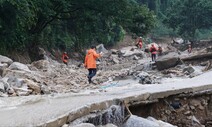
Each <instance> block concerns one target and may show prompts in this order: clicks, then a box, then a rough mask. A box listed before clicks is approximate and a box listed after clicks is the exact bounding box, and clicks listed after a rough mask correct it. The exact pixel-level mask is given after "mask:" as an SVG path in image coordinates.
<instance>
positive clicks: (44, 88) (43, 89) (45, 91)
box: [41, 85, 51, 94]
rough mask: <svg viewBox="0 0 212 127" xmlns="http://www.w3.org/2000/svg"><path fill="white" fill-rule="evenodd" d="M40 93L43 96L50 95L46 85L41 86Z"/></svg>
mask: <svg viewBox="0 0 212 127" xmlns="http://www.w3.org/2000/svg"><path fill="white" fill-rule="evenodd" d="M41 93H43V94H51V91H50V89H49V88H48V86H46V85H41Z"/></svg>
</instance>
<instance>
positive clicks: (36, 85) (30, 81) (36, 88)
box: [24, 79, 41, 94]
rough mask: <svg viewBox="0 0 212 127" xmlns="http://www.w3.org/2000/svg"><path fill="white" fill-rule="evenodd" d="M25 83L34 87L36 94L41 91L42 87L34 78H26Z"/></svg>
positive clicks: (31, 87)
mask: <svg viewBox="0 0 212 127" xmlns="http://www.w3.org/2000/svg"><path fill="white" fill-rule="evenodd" d="M24 83H26V85H27V86H28V87H29V88H30V89H32V90H33V92H34V93H35V94H40V93H41V87H40V86H39V85H38V84H37V83H35V82H33V81H32V80H28V79H24Z"/></svg>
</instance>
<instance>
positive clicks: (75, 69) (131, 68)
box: [0, 44, 212, 97]
mask: <svg viewBox="0 0 212 127" xmlns="http://www.w3.org/2000/svg"><path fill="white" fill-rule="evenodd" d="M163 48H164V54H163V55H162V56H158V58H157V60H156V62H151V59H150V54H149V53H147V52H144V49H138V48H137V47H135V46H128V47H123V48H120V49H110V50H106V49H105V48H104V46H103V45H99V46H98V48H97V51H98V52H100V51H102V52H104V55H103V57H102V58H100V59H99V60H98V61H97V64H98V72H97V75H96V76H95V77H94V78H93V80H94V82H95V84H88V81H87V73H88V71H87V70H86V69H85V68H84V67H83V65H82V64H80V65H81V66H79V64H71V63H74V60H72V59H70V63H69V65H68V66H67V65H65V64H63V63H59V62H57V61H55V60H52V59H51V58H47V57H45V59H43V60H39V61H35V62H32V63H31V64H22V63H19V62H15V61H13V60H11V59H10V58H8V57H5V56H1V55H0V75H1V78H0V96H2V97H10V96H28V95H39V94H51V93H67V92H73V93H78V92H82V91H86V90H97V91H98V92H106V90H102V89H101V88H102V87H103V86H110V85H111V83H112V82H116V81H120V80H126V79H128V80H129V79H130V80H136V81H138V83H140V84H141V85H145V84H160V83H164V82H171V81H176V80H180V79H182V78H192V77H194V76H197V75H200V74H202V73H204V71H207V70H209V69H211V60H210V58H212V52H211V50H209V48H205V49H202V50H199V49H193V52H192V53H191V54H188V53H187V52H186V51H182V52H180V51H178V50H177V49H175V47H173V46H171V45H170V44H167V45H166V47H163ZM119 85H120V84H119Z"/></svg>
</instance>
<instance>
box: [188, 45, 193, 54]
mask: <svg viewBox="0 0 212 127" xmlns="http://www.w3.org/2000/svg"><path fill="white" fill-rule="evenodd" d="M191 50H192V47H191V45H188V53H191Z"/></svg>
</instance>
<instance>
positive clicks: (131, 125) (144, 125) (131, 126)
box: [122, 115, 160, 127]
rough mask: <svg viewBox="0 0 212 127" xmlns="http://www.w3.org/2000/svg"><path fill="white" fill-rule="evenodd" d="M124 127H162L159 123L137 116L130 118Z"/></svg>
mask: <svg viewBox="0 0 212 127" xmlns="http://www.w3.org/2000/svg"><path fill="white" fill-rule="evenodd" d="M122 127H160V126H159V125H158V124H157V123H155V122H153V121H150V120H147V119H144V118H141V117H137V116H134V115H132V116H130V118H129V119H128V120H127V121H126V123H124V124H123V126H122Z"/></svg>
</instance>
